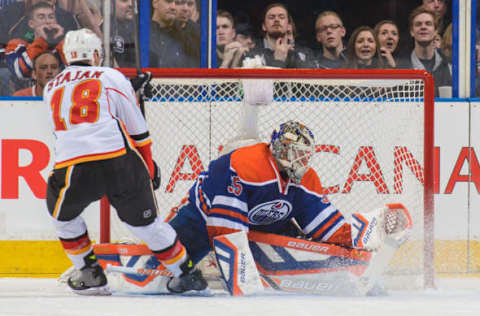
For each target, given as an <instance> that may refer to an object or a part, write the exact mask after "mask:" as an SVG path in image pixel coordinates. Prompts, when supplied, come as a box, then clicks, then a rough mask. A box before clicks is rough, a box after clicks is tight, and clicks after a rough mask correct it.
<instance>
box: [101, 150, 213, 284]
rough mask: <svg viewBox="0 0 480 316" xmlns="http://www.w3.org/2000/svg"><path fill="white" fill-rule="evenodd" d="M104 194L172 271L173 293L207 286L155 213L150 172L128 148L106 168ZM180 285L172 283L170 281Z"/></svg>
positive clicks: (137, 234)
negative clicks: (125, 152) (173, 276)
mask: <svg viewBox="0 0 480 316" xmlns="http://www.w3.org/2000/svg"><path fill="white" fill-rule="evenodd" d="M105 171H106V176H107V178H108V186H107V195H108V198H109V200H110V203H111V204H112V205H113V206H114V207H115V209H116V210H117V213H118V217H119V218H120V219H121V220H122V221H123V222H124V223H125V224H126V226H127V227H128V228H129V230H130V231H131V232H132V233H133V234H134V235H135V236H136V237H137V238H140V239H142V240H143V241H145V243H146V244H147V246H148V247H149V248H150V250H151V251H152V252H153V254H154V255H155V257H156V258H157V259H158V260H159V261H160V262H161V263H162V264H163V265H164V266H165V267H166V268H167V269H169V270H170V271H171V272H172V273H173V274H174V275H175V278H173V279H172V280H171V281H170V282H169V284H172V286H171V287H170V286H168V287H169V290H170V291H172V292H175V293H182V292H185V291H189V290H195V291H201V290H204V289H205V288H206V287H207V283H206V281H205V280H204V278H203V276H202V275H201V272H200V271H199V270H196V269H195V265H194V264H193V262H192V260H191V259H190V256H189V254H188V252H187V251H186V249H185V247H184V246H183V244H182V242H181V241H180V240H179V239H178V238H177V234H176V232H175V230H174V229H173V228H172V226H170V225H169V224H168V223H165V222H163V221H162V220H161V219H160V218H158V216H157V204H156V199H155V194H154V191H153V188H152V185H151V180H150V175H149V173H148V170H147V168H146V166H145V164H144V163H143V160H142V159H141V158H140V156H139V155H138V154H137V153H136V152H134V151H130V152H129V153H127V154H126V155H124V156H122V157H119V158H116V159H114V161H112V163H109V164H108V165H107V166H106V168H105ZM176 283H179V284H180V285H179V286H177V287H174V286H173V285H174V284H176Z"/></svg>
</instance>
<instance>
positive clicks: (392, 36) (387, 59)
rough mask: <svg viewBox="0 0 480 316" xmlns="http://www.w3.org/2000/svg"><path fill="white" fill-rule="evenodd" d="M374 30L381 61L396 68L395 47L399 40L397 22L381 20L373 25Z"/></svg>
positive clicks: (396, 54) (396, 53) (396, 55)
mask: <svg viewBox="0 0 480 316" xmlns="http://www.w3.org/2000/svg"><path fill="white" fill-rule="evenodd" d="M374 31H375V37H376V39H377V41H378V44H379V50H380V56H381V57H382V58H383V63H384V64H385V65H386V66H388V67H389V68H396V67H397V64H398V61H397V60H398V52H397V48H398V41H399V40H400V35H399V32H398V26H397V24H396V23H395V22H393V21H391V20H383V21H380V22H378V23H377V24H376V25H375V28H374Z"/></svg>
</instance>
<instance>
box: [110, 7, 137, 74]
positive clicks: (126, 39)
mask: <svg viewBox="0 0 480 316" xmlns="http://www.w3.org/2000/svg"><path fill="white" fill-rule="evenodd" d="M114 11H115V17H114V19H113V21H112V22H113V23H112V29H111V34H112V37H111V42H112V52H113V57H114V58H115V62H116V65H117V66H118V67H131V68H133V67H135V40H134V39H135V37H134V36H135V27H134V25H133V23H134V21H133V19H134V18H135V16H134V13H133V1H132V0H115V7H114Z"/></svg>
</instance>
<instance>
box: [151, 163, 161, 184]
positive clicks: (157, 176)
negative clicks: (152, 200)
mask: <svg viewBox="0 0 480 316" xmlns="http://www.w3.org/2000/svg"><path fill="white" fill-rule="evenodd" d="M152 161H153V179H152V184H153V189H154V190H157V189H158V188H159V187H160V184H161V182H162V176H161V172H160V167H159V166H158V165H157V163H156V162H155V160H152Z"/></svg>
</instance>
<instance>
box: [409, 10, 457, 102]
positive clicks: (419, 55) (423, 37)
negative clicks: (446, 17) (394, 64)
mask: <svg viewBox="0 0 480 316" xmlns="http://www.w3.org/2000/svg"><path fill="white" fill-rule="evenodd" d="M408 25H409V30H410V34H411V35H412V37H413V39H414V44H415V47H414V49H413V51H412V52H411V54H410V58H409V59H408V60H407V61H406V63H405V65H402V67H401V68H412V69H424V70H426V71H428V72H429V73H431V74H432V75H433V78H434V81H435V96H439V87H450V88H451V87H452V73H451V67H450V65H449V64H448V59H447V58H446V57H445V56H443V54H442V53H441V52H440V51H439V50H438V49H435V48H434V47H433V45H432V42H433V39H434V36H435V31H436V30H437V19H436V17H435V14H434V13H433V12H431V11H429V10H427V9H425V8H424V7H418V8H416V9H414V10H413V11H412V12H411V13H410V16H409V19H408ZM443 90H444V89H443Z"/></svg>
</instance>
